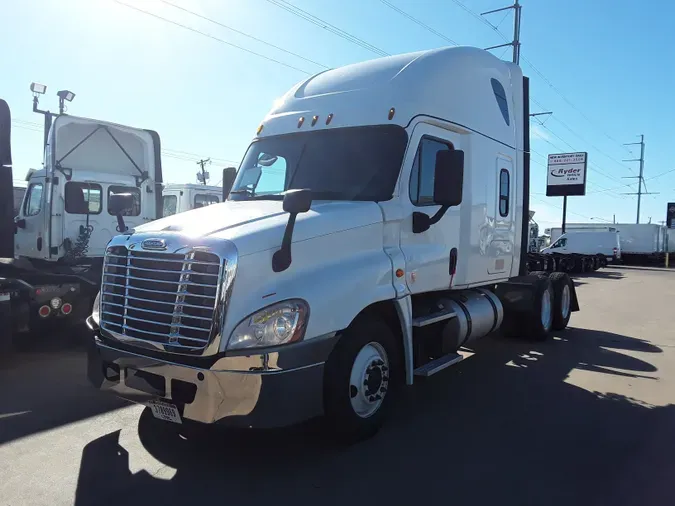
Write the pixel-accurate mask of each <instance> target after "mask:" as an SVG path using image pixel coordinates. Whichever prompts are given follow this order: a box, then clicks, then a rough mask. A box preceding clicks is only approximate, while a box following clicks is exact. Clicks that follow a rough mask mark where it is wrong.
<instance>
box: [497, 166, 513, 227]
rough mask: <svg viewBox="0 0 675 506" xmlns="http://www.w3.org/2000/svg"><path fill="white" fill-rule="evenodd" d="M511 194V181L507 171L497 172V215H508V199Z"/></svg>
mask: <svg viewBox="0 0 675 506" xmlns="http://www.w3.org/2000/svg"><path fill="white" fill-rule="evenodd" d="M510 194H511V181H510V178H509V171H508V170H506V169H502V170H501V171H500V172H499V215H500V216H502V217H505V216H508V215H509V198H510Z"/></svg>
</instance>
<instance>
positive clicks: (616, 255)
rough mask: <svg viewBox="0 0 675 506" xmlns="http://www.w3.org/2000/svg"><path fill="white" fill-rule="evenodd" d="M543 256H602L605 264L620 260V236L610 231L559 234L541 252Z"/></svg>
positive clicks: (573, 231)
mask: <svg viewBox="0 0 675 506" xmlns="http://www.w3.org/2000/svg"><path fill="white" fill-rule="evenodd" d="M541 253H542V254H544V255H555V254H559V255H575V254H581V255H602V256H603V257H604V258H605V260H606V261H607V262H617V261H618V260H620V259H621V243H620V235H619V233H618V232H617V231H610V230H591V229H589V230H572V231H567V232H565V233H564V234H561V235H560V236H559V237H558V238H557V239H556V240H555V241H554V242H553V243H552V244H551V245H550V246H548V247H547V248H544V249H542V250H541Z"/></svg>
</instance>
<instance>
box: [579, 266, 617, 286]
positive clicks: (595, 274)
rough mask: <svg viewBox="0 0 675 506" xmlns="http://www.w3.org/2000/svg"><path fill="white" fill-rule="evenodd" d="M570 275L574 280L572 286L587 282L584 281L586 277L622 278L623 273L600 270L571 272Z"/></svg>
mask: <svg viewBox="0 0 675 506" xmlns="http://www.w3.org/2000/svg"><path fill="white" fill-rule="evenodd" d="M571 276H572V279H573V281H574V286H581V285H585V284H586V283H587V281H585V280H587V279H622V278H623V277H624V274H623V272H617V271H611V270H600V271H594V272H588V273H584V274H572V275H571Z"/></svg>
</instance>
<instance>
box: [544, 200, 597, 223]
mask: <svg viewBox="0 0 675 506" xmlns="http://www.w3.org/2000/svg"><path fill="white" fill-rule="evenodd" d="M531 198H533V199H534V200H536V201H538V202H541V203H542V204H544V205H546V206H549V207H555V208H556V209H560V210H561V211H562V207H560V206H556V205H555V204H551V203H550V202H546V201H545V200H543V199H539V198H537V197H531ZM567 212H568V213H570V214H575V215H577V216H581V217H582V218H586V219H587V220H590V219H591V218H590V217H589V216H586V215H585V214H581V213H575V212H574V211H570V210H568V211H567Z"/></svg>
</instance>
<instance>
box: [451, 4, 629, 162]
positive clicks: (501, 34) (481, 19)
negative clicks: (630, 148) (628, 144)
mask: <svg viewBox="0 0 675 506" xmlns="http://www.w3.org/2000/svg"><path fill="white" fill-rule="evenodd" d="M452 1H453V2H454V3H455V4H457V5H458V6H459V7H461V8H462V9H464V10H465V11H466V12H468V13H469V14H471V15H472V16H473V17H474V18H476V19H477V20H478V21H480V22H481V23H483V24H484V25H486V26H488V27H490V28H491V29H492V30H494V31H495V32H496V33H497V34H498V35H499V36H500V37H501V38H502V40H504V41H505V42H508V38H507V37H506V36H505V35H504V34H503V33H502V32H500V31H499V30H498V29H497V27H495V26H494V25H493V24H492V23H490V22H489V21H487V20H486V19H485V18H483V17H481V16H480V15H479V14H478V13H476V12H475V11H473V10H471V9H470V8H469V7H467V6H466V5H465V4H464V3H463V2H461V1H460V0H452ZM522 58H523V60H524V61H525V63H527V64H528V65H529V66H530V68H531V69H532V70H533V71H534V73H535V74H537V75H538V76H539V77H540V78H541V79H542V80H543V81H544V82H545V83H546V84H547V85H548V86H549V88H551V89H552V90H553V91H554V92H555V93H556V94H558V95H559V96H560V98H562V99H563V100H564V101H565V102H566V103H567V105H569V106H570V107H571V108H572V109H574V110H575V111H577V112H578V113H579V114H580V115H581V116H582V117H583V118H584V119H585V120H586V121H588V123H590V124H591V125H593V127H594V128H596V129H597V130H599V131H600V132H602V134H603V135H604V136H605V137H607V138H608V139H609V140H611V141H612V142H614V143H616V144H618V145H619V146H621V147H622V148H623V149H626V148H625V146H623V145H622V144H621V143H620V142H619V141H618V140H616V139H615V138H614V137H612V136H611V135H609V134H608V133H607V132H606V131H604V130H603V129H602V128H600V127H599V126H598V125H597V124H595V122H594V121H593V120H591V119H590V118H589V117H588V116H587V115H586V114H585V113H584V112H583V111H581V110H580V109H579V108H578V107H577V106H576V105H574V104H573V103H572V101H571V100H570V99H568V98H567V97H566V96H565V95H564V94H563V92H562V91H560V90H559V89H558V88H557V87H556V86H555V85H554V84H553V83H552V82H551V81H550V79H548V78H547V77H546V76H545V75H544V73H543V72H542V71H541V70H539V69H538V68H537V67H536V66H535V65H534V63H532V61H531V60H529V59H528V58H527V57H525V56H523V57H522ZM539 105H540V106H541V104H539ZM542 108H543V107H542Z"/></svg>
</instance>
